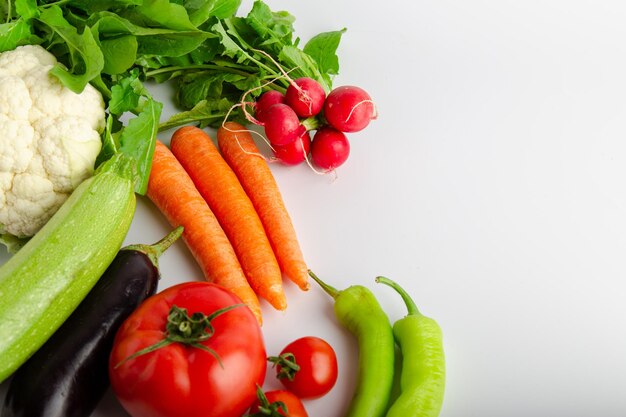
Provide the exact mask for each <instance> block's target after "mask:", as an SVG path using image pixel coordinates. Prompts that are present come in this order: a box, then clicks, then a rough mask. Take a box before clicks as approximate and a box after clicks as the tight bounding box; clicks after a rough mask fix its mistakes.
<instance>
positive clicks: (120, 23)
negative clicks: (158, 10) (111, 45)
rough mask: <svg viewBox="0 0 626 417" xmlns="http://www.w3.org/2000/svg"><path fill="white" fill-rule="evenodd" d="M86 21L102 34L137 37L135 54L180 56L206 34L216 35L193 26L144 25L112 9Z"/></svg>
mask: <svg viewBox="0 0 626 417" xmlns="http://www.w3.org/2000/svg"><path fill="white" fill-rule="evenodd" d="M88 24H89V25H91V26H92V30H96V31H97V33H98V34H99V36H100V37H101V38H109V37H115V36H120V35H133V36H135V37H137V45H138V46H137V55H139V56H141V55H155V56H182V55H185V54H188V53H190V52H192V51H194V50H195V49H197V48H198V47H200V45H202V43H203V42H204V41H205V40H206V39H208V38H209V37H212V36H213V37H215V36H216V35H214V34H211V33H207V32H203V31H200V30H197V29H195V28H194V30H190V31H187V30H185V31H177V30H174V29H168V28H152V27H143V26H139V25H136V24H135V23H133V22H131V21H130V20H128V19H125V18H123V17H120V16H118V15H116V14H114V13H111V12H100V13H97V14H94V15H92V16H91V17H90V19H89V21H88Z"/></svg>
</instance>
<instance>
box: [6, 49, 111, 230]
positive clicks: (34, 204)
mask: <svg viewBox="0 0 626 417" xmlns="http://www.w3.org/2000/svg"><path fill="white" fill-rule="evenodd" d="M56 62H57V60H56V59H55V57H54V56H53V55H52V54H50V53H49V52H48V51H46V50H45V49H44V48H42V47H41V46H38V45H26V46H20V47H18V48H16V49H15V50H13V51H7V52H3V53H0V235H3V234H10V235H13V236H16V237H30V236H33V235H34V234H35V233H36V232H37V231H39V229H41V227H42V226H43V225H44V224H45V223H46V222H47V221H48V220H49V219H50V217H52V215H53V214H54V213H55V212H56V211H57V210H58V208H59V207H60V206H61V204H63V202H64V201H65V200H66V199H67V197H68V196H69V194H70V193H71V192H72V191H73V190H74V188H76V186H78V184H80V183H81V182H82V181H83V180H85V179H86V178H88V177H90V176H91V175H93V169H94V164H95V160H96V157H97V156H98V153H99V152H100V148H101V140H100V134H101V132H102V130H103V129H104V124H105V113H104V101H103V99H102V96H101V95H100V93H99V92H98V91H97V90H96V89H95V88H93V87H92V86H91V85H89V84H88V85H87V87H85V89H84V90H83V92H82V93H80V94H76V93H74V92H72V91H71V90H70V89H68V88H66V87H64V86H63V85H62V84H61V82H60V81H59V80H58V79H57V78H55V77H53V76H51V75H50V74H49V71H50V69H51V68H52V67H53V66H54V65H55V64H56Z"/></svg>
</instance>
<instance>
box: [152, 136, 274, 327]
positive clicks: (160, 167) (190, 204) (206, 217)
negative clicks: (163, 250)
mask: <svg viewBox="0 0 626 417" xmlns="http://www.w3.org/2000/svg"><path fill="white" fill-rule="evenodd" d="M147 194H148V197H149V198H150V200H152V202H153V203H154V204H155V205H156V206H157V208H158V209H159V210H161V212H162V213H163V214H164V215H165V217H166V218H167V220H168V221H169V222H170V224H171V225H172V226H178V225H182V226H183V227H184V228H185V231H184V232H183V240H184V241H185V243H186V244H187V247H188V248H189V250H190V251H191V253H192V255H193V256H194V258H195V259H196V261H197V262H198V264H199V265H200V267H201V268H202V271H203V272H204V275H205V278H206V279H207V281H211V282H214V283H216V284H219V285H221V286H223V287H225V288H228V289H229V290H230V291H232V292H233V294H235V295H237V296H238V297H239V298H241V300H242V301H243V302H244V303H245V304H246V305H247V306H248V307H250V309H251V310H252V312H253V313H254V315H255V316H256V318H257V320H258V321H259V324H261V322H262V319H261V307H260V304H259V299H258V298H257V296H256V294H255V293H254V291H253V290H252V288H251V287H250V284H248V281H247V280H246V276H245V275H244V273H243V270H242V268H241V265H240V264H239V261H238V259H237V255H236V254H235V251H234V250H233V247H232V245H231V244H230V242H229V240H228V238H227V237H226V234H225V233H224V230H223V229H222V227H221V226H220V224H219V222H218V221H217V219H216V217H215V215H214V214H213V212H212V211H211V209H210V208H209V206H208V205H207V203H206V201H204V199H203V198H202V196H201V195H200V193H199V192H198V189H197V188H196V187H195V185H194V184H193V181H192V180H191V178H189V175H187V173H186V172H185V170H184V169H183V167H182V166H181V165H180V163H179V162H178V161H177V160H176V158H175V157H174V155H173V154H172V152H170V150H169V149H168V148H167V146H165V145H164V144H162V143H161V142H157V145H156V148H155V150H154V158H153V160H152V171H151V172H150V180H149V182H148V193H147Z"/></svg>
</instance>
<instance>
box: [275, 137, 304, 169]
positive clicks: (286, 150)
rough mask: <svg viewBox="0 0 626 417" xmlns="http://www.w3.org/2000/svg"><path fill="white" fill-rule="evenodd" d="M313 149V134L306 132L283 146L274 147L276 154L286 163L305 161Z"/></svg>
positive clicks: (294, 163) (295, 163)
mask: <svg viewBox="0 0 626 417" xmlns="http://www.w3.org/2000/svg"><path fill="white" fill-rule="evenodd" d="M310 149H311V135H310V134H309V132H304V133H303V134H302V136H300V137H299V138H297V139H296V140H294V141H293V142H289V143H288V144H286V145H283V146H275V147H274V155H275V156H276V158H278V159H279V160H280V162H282V163H283V164H285V165H298V164H299V163H301V162H304V160H305V159H306V156H307V155H308V154H309V150H310Z"/></svg>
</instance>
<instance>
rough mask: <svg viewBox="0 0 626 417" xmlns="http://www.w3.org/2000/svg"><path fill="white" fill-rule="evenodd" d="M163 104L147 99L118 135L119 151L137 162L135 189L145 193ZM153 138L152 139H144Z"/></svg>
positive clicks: (139, 192)
mask: <svg viewBox="0 0 626 417" xmlns="http://www.w3.org/2000/svg"><path fill="white" fill-rule="evenodd" d="M162 110H163V104H161V103H159V102H158V101H155V100H152V99H149V100H147V101H146V103H145V105H144V106H143V108H142V110H141V112H140V113H139V114H138V115H137V117H134V118H132V119H130V120H129V122H128V125H127V126H126V127H124V128H123V129H122V131H121V133H120V135H119V143H120V152H122V153H123V154H126V155H130V156H132V157H133V158H134V159H135V161H136V162H137V165H136V170H137V173H136V177H137V178H136V181H135V191H136V192H137V193H138V194H142V195H143V194H145V193H146V190H147V188H148V180H149V179H150V169H151V167H152V154H153V153H154V147H155V145H156V134H157V132H158V129H159V119H160V117H161V111H162ZM145 138H153V140H145Z"/></svg>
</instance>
